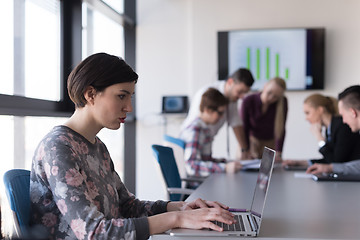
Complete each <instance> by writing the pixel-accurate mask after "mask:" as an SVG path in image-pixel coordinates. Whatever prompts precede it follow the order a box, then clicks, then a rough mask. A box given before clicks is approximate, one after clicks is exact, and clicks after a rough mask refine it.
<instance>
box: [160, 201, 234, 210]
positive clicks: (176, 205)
mask: <svg viewBox="0 0 360 240" xmlns="http://www.w3.org/2000/svg"><path fill="white" fill-rule="evenodd" d="M198 208H222V209H229V207H228V206H226V205H225V204H222V203H219V202H216V201H207V200H203V199H201V198H198V199H196V200H194V201H192V202H169V203H168V205H167V210H168V212H170V211H185V210H192V209H198Z"/></svg>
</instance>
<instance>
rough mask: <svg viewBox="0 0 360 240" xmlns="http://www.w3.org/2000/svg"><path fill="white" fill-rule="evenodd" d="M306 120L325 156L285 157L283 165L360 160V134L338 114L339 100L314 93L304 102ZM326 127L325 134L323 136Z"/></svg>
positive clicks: (308, 164) (309, 164) (306, 165)
mask: <svg viewBox="0 0 360 240" xmlns="http://www.w3.org/2000/svg"><path fill="white" fill-rule="evenodd" d="M303 106H304V113H305V115H306V120H307V121H309V122H310V124H311V132H312V133H313V135H314V136H315V137H316V139H317V140H318V144H319V152H320V153H321V154H322V156H323V158H322V159H312V160H309V161H304V160H286V161H284V162H283V166H299V165H302V166H304V167H308V166H311V165H312V164H315V163H318V164H319V163H341V162H348V161H351V160H355V159H360V148H359V147H360V136H359V134H356V133H352V132H351V129H350V128H349V126H348V125H347V124H345V123H343V119H342V117H341V116H339V115H338V105H337V100H336V99H335V98H333V97H328V96H324V95H321V94H312V95H310V96H309V97H307V98H306V99H305V101H304V105H303ZM323 128H325V130H326V131H325V135H323V133H322V132H323Z"/></svg>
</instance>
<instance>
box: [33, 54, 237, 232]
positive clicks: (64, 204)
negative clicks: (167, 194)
mask: <svg viewBox="0 0 360 240" xmlns="http://www.w3.org/2000/svg"><path fill="white" fill-rule="evenodd" d="M137 79H138V76H137V74H136V73H135V72H134V71H133V70H132V69H131V68H130V67H129V66H128V65H127V64H126V63H125V61H124V60H122V59H121V58H118V57H116V56H111V55H108V54H105V53H99V54H94V55H92V56H90V57H88V58H86V59H85V60H84V61H82V62H81V63H80V64H79V65H78V66H77V67H76V68H75V69H74V70H73V71H72V72H71V74H70V76H69V78H68V93H69V96H70V98H71V100H72V101H73V102H74V103H75V106H76V109H75V112H74V114H73V115H72V116H71V118H70V119H69V120H68V121H67V122H66V123H65V124H64V125H61V126H56V127H54V128H53V129H52V130H51V131H50V132H49V133H48V134H47V135H46V136H45V137H44V138H43V140H42V141H41V142H40V144H39V145H38V147H37V149H36V152H35V155H34V158H33V163H32V170H31V181H30V188H31V191H30V197H31V207H32V213H31V214H32V216H31V222H32V225H40V226H43V227H44V228H45V229H47V232H48V234H49V238H50V239H148V238H149V236H150V235H152V234H156V233H161V232H164V231H166V230H168V229H171V228H177V227H182V228H194V229H200V228H211V229H214V230H217V231H222V229H221V228H219V227H217V226H216V225H215V224H213V223H212V222H211V221H213V220H218V221H221V222H224V223H227V224H230V223H233V222H234V219H233V215H232V214H231V213H230V212H229V211H228V210H227V208H228V207H227V206H224V205H223V204H220V203H217V202H211V201H204V200H202V199H197V200H196V201H193V202H190V203H185V202H165V201H156V202H150V201H140V200H138V199H136V198H135V196H134V195H133V194H132V193H130V192H129V191H128V190H127V189H126V187H125V186H124V184H123V183H122V181H121V179H120V177H119V176H118V174H117V173H116V172H115V170H114V165H113V162H112V161H111V158H110V155H109V152H108V151H107V149H106V146H105V145H104V143H103V142H102V141H101V140H100V139H99V138H98V137H97V136H96V135H97V133H98V132H99V131H100V130H101V129H102V128H108V129H114V130H115V129H118V128H119V127H120V125H121V124H122V123H124V122H125V119H126V114H127V113H128V112H131V111H132V106H131V97H132V95H133V94H134V89H135V83H136V82H137Z"/></svg>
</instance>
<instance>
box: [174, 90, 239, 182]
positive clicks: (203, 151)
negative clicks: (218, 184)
mask: <svg viewBox="0 0 360 240" xmlns="http://www.w3.org/2000/svg"><path fill="white" fill-rule="evenodd" d="M228 102H229V100H228V99H227V98H226V97H225V96H224V95H223V94H222V93H221V92H220V91H219V90H217V89H215V88H209V89H208V90H206V91H205V92H204V93H203V95H202V96H201V102H200V113H199V115H198V117H197V118H195V119H194V120H193V121H192V123H190V124H189V125H188V126H187V127H186V128H185V129H183V130H182V131H181V133H180V138H181V139H182V140H184V142H185V151H184V158H185V162H186V165H185V167H186V172H187V174H188V175H189V176H197V177H200V176H201V177H207V176H209V175H210V174H211V173H214V172H236V171H238V170H240V169H241V164H240V162H239V161H232V162H229V163H226V159H224V158H214V157H213V156H212V142H213V140H214V138H213V135H212V134H211V128H210V127H211V126H213V125H214V124H217V122H218V121H219V120H220V118H221V117H222V116H223V114H224V113H225V110H226V106H227V104H228ZM195 186H196V184H193V185H191V187H195Z"/></svg>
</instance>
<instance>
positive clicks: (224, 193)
mask: <svg viewBox="0 0 360 240" xmlns="http://www.w3.org/2000/svg"><path fill="white" fill-rule="evenodd" d="M294 174H295V172H294V171H285V170H282V169H281V168H276V169H274V172H273V176H272V179H271V182H270V187H269V193H268V196H267V201H266V204H265V210H264V214H263V216H264V217H263V222H262V225H261V229H260V235H259V237H258V238H257V239H279V238H281V239H360V182H316V181H313V180H312V179H308V178H295V176H294ZM256 177H257V173H256V172H239V173H237V174H213V175H211V176H210V177H209V178H207V179H206V180H205V181H204V183H203V184H202V185H200V186H199V188H198V189H197V190H196V191H195V192H194V193H193V194H191V195H190V197H189V198H188V200H187V201H192V200H194V199H196V198H198V197H200V198H203V199H207V200H213V201H220V202H223V203H225V204H227V205H229V206H230V207H235V208H250V206H251V201H252V195H253V191H254V188H255V182H256ZM152 239H176V240H179V239H190V238H187V237H181V238H180V237H171V236H169V235H168V234H159V235H155V236H153V237H152ZM191 239H204V238H191ZM212 239H215V238H212ZM227 239H232V238H227Z"/></svg>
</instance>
